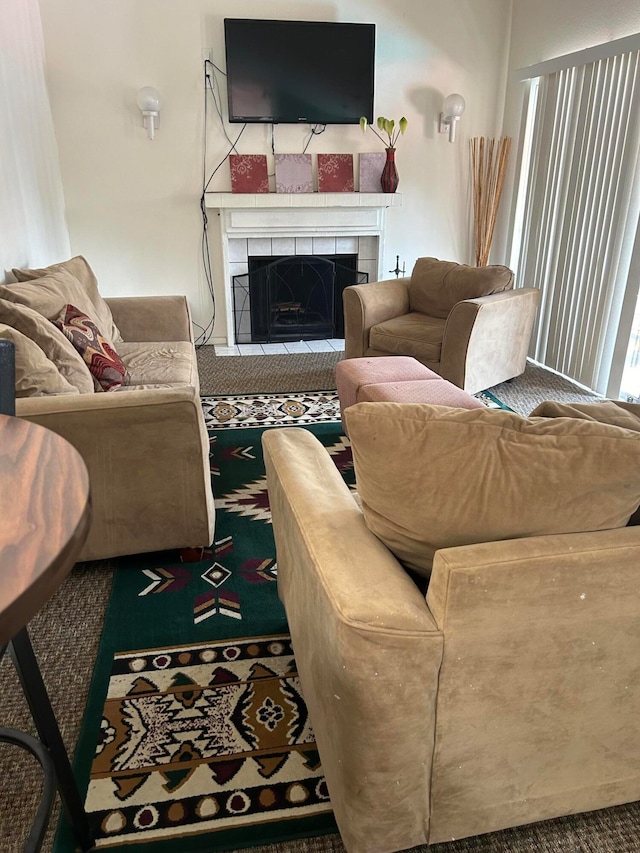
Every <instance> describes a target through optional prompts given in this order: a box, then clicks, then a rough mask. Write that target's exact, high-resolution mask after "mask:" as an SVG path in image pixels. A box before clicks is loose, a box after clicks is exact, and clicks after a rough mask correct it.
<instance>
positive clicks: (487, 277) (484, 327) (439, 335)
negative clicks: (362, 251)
mask: <svg viewBox="0 0 640 853" xmlns="http://www.w3.org/2000/svg"><path fill="white" fill-rule="evenodd" d="M513 278H514V276H513V272H512V271H511V270H510V269H508V268H507V267H504V266H489V267H470V266H466V265H465V264H456V263H453V262H450V261H440V260H438V259H437V258H419V259H418V260H417V262H416V265H415V267H414V268H413V272H412V273H411V277H410V278H409V279H397V280H396V279H393V280H391V281H377V282H372V283H370V284H358V285H353V286H351V287H347V288H345V290H344V291H343V300H344V326H345V356H346V358H361V357H363V356H378V355H379V356H389V355H409V356H413V358H416V359H417V360H418V361H420V362H422V364H424V365H426V366H427V367H429V368H431V370H435V371H436V373H439V374H440V376H442V377H443V378H444V379H448V380H449V382H453V383H454V384H455V385H458V386H459V387H460V388H463V389H464V390H465V391H468V392H469V393H471V394H474V393H476V392H477V391H483V390H484V389H485V388H491V387H492V386H493V385H497V384H498V383H500V382H505V381H506V380H507V379H511V378H513V377H514V376H519V375H520V374H521V373H522V372H523V371H524V369H525V365H526V359H527V350H528V348H529V340H530V338H531V331H532V328H533V321H534V318H535V312H536V309H537V306H538V302H539V300H540V291H539V290H537V289H536V288H533V287H520V288H516V289H515V290H514V289H513Z"/></svg>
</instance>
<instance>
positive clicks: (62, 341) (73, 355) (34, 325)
mask: <svg viewBox="0 0 640 853" xmlns="http://www.w3.org/2000/svg"><path fill="white" fill-rule="evenodd" d="M0 323H6V324H7V325H8V326H12V327H13V328H14V329H16V330H17V331H18V332H20V333H21V334H23V335H25V336H26V337H27V338H30V339H31V340H32V341H33V342H34V343H35V344H37V345H38V347H39V348H40V349H41V350H42V351H43V353H44V354H45V356H46V357H47V358H48V359H49V360H50V361H52V362H53V364H54V366H55V367H56V368H57V370H58V371H59V373H60V374H61V375H62V377H63V378H64V379H65V380H66V381H67V382H68V383H70V384H71V385H72V386H73V387H74V388H76V389H77V390H78V391H79V392H80V393H81V394H93V391H94V387H93V379H92V378H91V374H90V373H89V368H88V367H87V365H86V364H85V363H84V361H83V360H82V356H81V355H80V354H79V353H78V352H77V351H76V349H75V348H74V346H73V344H72V343H71V341H69V340H68V338H66V337H65V336H64V335H63V334H62V332H61V331H60V329H57V328H56V327H55V326H54V324H53V323H51V322H50V321H49V320H47V319H45V317H43V316H42V314H40V313H39V312H38V311H35V310H34V309H33V308H29V307H28V306H27V305H19V304H18V303H17V302H9V301H7V300H6V299H0ZM49 393H53V392H52V391H50V392H49Z"/></svg>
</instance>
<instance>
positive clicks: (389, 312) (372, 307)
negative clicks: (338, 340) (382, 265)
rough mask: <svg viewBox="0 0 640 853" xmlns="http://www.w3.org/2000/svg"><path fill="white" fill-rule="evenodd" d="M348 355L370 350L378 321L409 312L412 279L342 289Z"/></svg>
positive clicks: (351, 355)
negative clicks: (373, 329)
mask: <svg viewBox="0 0 640 853" xmlns="http://www.w3.org/2000/svg"><path fill="white" fill-rule="evenodd" d="M342 299H343V303H344V337H345V353H344V354H345V358H361V357H362V356H363V355H365V354H366V351H367V350H368V349H369V330H370V329H371V327H372V326H375V325H376V324H377V323H383V322H384V321H385V320H391V319H392V318H393V317H400V316H402V314H408V313H409V279H406V280H404V279H390V280H389V281H373V282H370V283H369V284H353V285H350V286H349V287H345V289H344V290H343V291H342Z"/></svg>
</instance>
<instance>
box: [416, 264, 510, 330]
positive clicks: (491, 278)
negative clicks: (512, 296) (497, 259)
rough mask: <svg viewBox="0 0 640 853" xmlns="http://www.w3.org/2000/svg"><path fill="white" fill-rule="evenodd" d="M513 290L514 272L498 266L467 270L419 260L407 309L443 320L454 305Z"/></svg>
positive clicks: (467, 268) (463, 266) (460, 265)
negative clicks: (465, 300)
mask: <svg viewBox="0 0 640 853" xmlns="http://www.w3.org/2000/svg"><path fill="white" fill-rule="evenodd" d="M512 287H513V272H512V271H511V270H510V269H509V268H508V267H504V266H500V265H493V266H488V267H470V266H467V265H466V264H456V263H453V262H452V261H440V260H438V258H418V260H417V261H416V264H415V266H414V268H413V271H412V273H411V281H410V282H409V306H410V309H411V311H420V312H421V313H422V314H428V315H429V316H430V317H440V318H441V319H444V318H446V317H448V316H449V312H450V311H451V309H452V308H453V306H454V305H455V304H456V303H457V302H462V300H463V299H477V298H478V297H479V296H489V295H491V294H492V293H501V292H502V291H503V290H510V289H511V288H512Z"/></svg>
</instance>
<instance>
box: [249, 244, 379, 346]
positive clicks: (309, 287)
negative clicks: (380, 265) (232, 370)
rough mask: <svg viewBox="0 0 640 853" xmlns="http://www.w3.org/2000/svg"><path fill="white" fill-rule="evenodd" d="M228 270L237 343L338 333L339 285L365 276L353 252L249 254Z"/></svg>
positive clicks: (341, 332) (341, 323) (340, 317)
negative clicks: (244, 267) (241, 268)
mask: <svg viewBox="0 0 640 853" xmlns="http://www.w3.org/2000/svg"><path fill="white" fill-rule="evenodd" d="M248 267H249V271H248V272H247V273H245V274H243V275H235V276H233V284H232V291H233V312H234V326H235V339H236V341H237V343H281V342H285V341H300V340H325V339H327V338H342V337H344V314H343V308H342V291H343V290H344V288H345V287H348V286H349V285H351V284H363V283H365V282H367V281H368V280H369V275H368V273H367V272H362V271H358V256H357V255H347V254H341V255H291V256H285V257H273V256H266V257H264V256H262V257H261V256H249V258H248Z"/></svg>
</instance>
